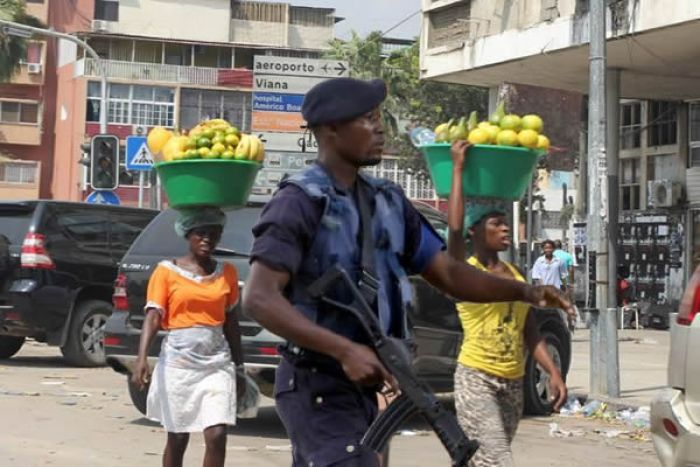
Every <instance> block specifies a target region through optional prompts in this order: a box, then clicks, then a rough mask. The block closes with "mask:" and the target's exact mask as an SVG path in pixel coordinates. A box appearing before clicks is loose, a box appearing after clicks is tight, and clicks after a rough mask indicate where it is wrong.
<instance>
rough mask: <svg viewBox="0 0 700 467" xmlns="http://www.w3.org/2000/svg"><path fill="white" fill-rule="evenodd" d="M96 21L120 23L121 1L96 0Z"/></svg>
mask: <svg viewBox="0 0 700 467" xmlns="http://www.w3.org/2000/svg"><path fill="white" fill-rule="evenodd" d="M95 19H101V20H105V21H119V1H117V0H95Z"/></svg>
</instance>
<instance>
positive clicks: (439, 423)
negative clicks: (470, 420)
mask: <svg viewBox="0 0 700 467" xmlns="http://www.w3.org/2000/svg"><path fill="white" fill-rule="evenodd" d="M337 282H342V284H344V285H345V287H347V288H348V290H349V291H350V292H351V293H352V295H353V302H352V303H351V304H349V305H347V304H344V303H341V302H338V301H337V300H333V299H330V298H328V297H326V296H324V294H325V293H326V291H328V290H330V289H331V288H332V287H333V286H334V285H336V283H337ZM308 291H309V294H310V295H311V296H312V297H313V298H316V299H319V300H321V301H322V302H324V303H326V304H328V305H330V306H332V307H334V308H336V309H338V310H341V311H345V312H348V313H352V315H354V316H355V317H356V318H357V319H358V320H359V321H360V323H361V324H362V327H363V328H364V330H365V332H366V333H367V335H368V336H369V337H370V340H371V343H372V346H373V347H374V350H375V351H376V352H377V356H378V357H379V360H380V361H381V362H382V363H383V364H384V366H385V367H386V368H387V370H389V373H391V374H392V375H394V377H395V378H396V380H397V381H398V383H399V387H400V389H401V395H400V396H399V397H398V398H396V400H394V401H393V402H392V403H391V404H389V406H388V408H387V409H386V410H385V411H384V412H382V414H381V415H380V416H379V417H377V419H376V420H375V421H374V423H372V425H371V426H370V427H369V429H368V430H367V433H365V435H364V437H363V438H362V441H361V444H362V445H364V446H367V447H369V448H370V449H372V450H373V451H375V452H382V451H383V450H384V448H385V447H386V446H387V443H388V442H389V440H390V438H391V436H392V435H393V434H394V433H395V432H396V430H397V429H398V427H399V426H400V425H401V423H403V422H404V421H406V420H407V419H409V418H411V417H412V416H413V415H415V414H420V415H422V416H423V418H424V419H425V420H426V421H427V422H428V423H429V424H430V426H431V427H432V429H433V431H435V433H436V434H437V436H438V438H439V439H440V441H441V442H442V444H443V446H444V447H445V449H446V450H447V452H448V453H449V455H450V458H451V459H452V466H453V467H466V465H467V462H468V461H469V459H471V457H472V456H473V455H474V453H475V452H476V450H477V448H478V447H479V443H478V442H476V441H474V440H470V439H469V438H468V437H467V436H466V435H465V434H464V432H463V431H462V429H461V428H460V426H459V424H458V423H457V419H456V418H455V416H454V415H453V414H452V413H450V412H449V411H447V410H446V409H445V408H444V407H443V406H442V404H440V402H439V401H438V400H437V398H436V397H435V394H434V393H433V392H432V391H431V390H430V388H429V387H428V386H427V385H426V384H425V383H423V382H421V381H419V380H418V378H417V377H416V375H414V374H413V370H412V368H411V352H410V351H409V349H408V347H407V346H406V344H405V343H404V342H403V341H401V340H400V339H396V338H392V337H387V336H385V335H384V334H383V333H382V331H381V328H380V326H379V321H378V319H377V316H376V314H375V313H374V311H373V310H372V308H371V307H370V306H369V304H368V303H367V301H366V300H365V298H364V296H363V294H362V292H360V289H359V288H358V287H357V285H355V283H354V282H353V280H352V279H351V278H350V276H349V275H348V273H347V272H346V271H345V270H344V269H343V268H341V267H339V266H334V267H333V268H331V269H329V270H328V271H326V273H325V274H324V275H323V276H321V277H320V278H319V279H318V280H316V281H315V282H314V283H313V284H311V285H310V286H309V289H308Z"/></svg>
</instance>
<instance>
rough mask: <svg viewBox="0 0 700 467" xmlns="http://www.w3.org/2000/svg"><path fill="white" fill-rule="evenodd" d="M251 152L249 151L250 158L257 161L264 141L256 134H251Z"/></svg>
mask: <svg viewBox="0 0 700 467" xmlns="http://www.w3.org/2000/svg"><path fill="white" fill-rule="evenodd" d="M249 138H250V152H249V153H248V160H251V161H257V160H258V153H259V152H260V147H261V146H262V143H261V142H260V140H259V139H258V137H257V136H255V135H250V136H249Z"/></svg>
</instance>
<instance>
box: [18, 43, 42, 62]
mask: <svg viewBox="0 0 700 467" xmlns="http://www.w3.org/2000/svg"><path fill="white" fill-rule="evenodd" d="M42 46H43V43H42V42H27V49H26V53H25V56H24V58H23V59H22V60H21V62H22V63H41V48H42Z"/></svg>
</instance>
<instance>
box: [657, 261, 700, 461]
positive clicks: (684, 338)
mask: <svg viewBox="0 0 700 467" xmlns="http://www.w3.org/2000/svg"><path fill="white" fill-rule="evenodd" d="M699 312H700V267H699V268H697V269H696V270H695V272H694V273H693V276H692V277H691V279H690V281H689V283H688V286H687V288H686V289H685V292H684V294H683V299H682V300H681V303H680V306H679V308H678V314H677V315H675V317H674V315H671V319H670V324H671V339H670V340H671V351H670V355H669V360H668V386H669V387H668V388H667V389H665V390H663V391H661V392H660V393H659V395H658V396H656V397H655V398H654V400H653V401H652V403H651V434H652V439H653V441H654V447H655V448H656V453H657V455H658V457H659V460H660V461H661V464H662V465H664V466H665V467H671V466H673V467H676V466H677V467H681V466H682V467H685V466H690V465H700V359H699V358H698V350H700V319H698V318H697V315H698V313H699Z"/></svg>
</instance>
